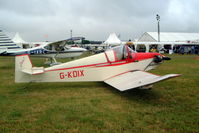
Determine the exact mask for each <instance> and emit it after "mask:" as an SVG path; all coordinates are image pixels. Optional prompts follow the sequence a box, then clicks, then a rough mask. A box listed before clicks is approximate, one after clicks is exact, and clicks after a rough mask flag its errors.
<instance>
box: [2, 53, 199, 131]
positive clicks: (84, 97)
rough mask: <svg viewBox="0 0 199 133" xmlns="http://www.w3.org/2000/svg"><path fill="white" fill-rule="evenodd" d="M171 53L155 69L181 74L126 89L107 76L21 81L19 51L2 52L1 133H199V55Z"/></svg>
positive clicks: (40, 64)
mask: <svg viewBox="0 0 199 133" xmlns="http://www.w3.org/2000/svg"><path fill="white" fill-rule="evenodd" d="M169 56H170V55H169ZM170 57H171V58H172V60H171V61H165V62H164V63H163V64H162V65H160V66H159V67H158V68H157V69H155V70H152V71H151V72H153V73H156V74H160V75H164V74H168V73H178V74H182V76H181V77H178V78H173V79H169V80H166V81H163V82H160V83H157V84H155V85H154V87H153V89H152V90H130V91H126V92H119V91H117V90H116V89H114V88H112V87H111V86H109V85H106V84H105V83H102V82H76V83H23V84H16V83H14V57H0V133H7V132H8V133H9V132H11V133H15V132H17V133H22V132H23V133H26V132H27V133H41V132H47V133H50V132H53V133H55V132H57V133H59V132H68V133H82V132H86V133H98V132H100V133H101V132H103V133H118V132H125V133H132V132H136V133H137V132H144V133H146V132H147V133H156V132H157V133H168V132H169V133H182V132H186V133H198V132H199V60H196V56H195V55H171V56H170ZM32 59H33V64H34V65H35V66H42V65H43V62H44V59H37V58H32ZM62 61H63V60H62Z"/></svg>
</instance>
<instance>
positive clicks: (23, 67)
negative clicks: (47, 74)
mask: <svg viewBox="0 0 199 133" xmlns="http://www.w3.org/2000/svg"><path fill="white" fill-rule="evenodd" d="M43 72H44V68H43V67H33V65H32V62H31V60H30V57H29V55H27V54H25V55H18V56H16V57H15V82H31V81H32V75H35V74H41V73H43Z"/></svg>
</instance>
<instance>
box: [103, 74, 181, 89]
mask: <svg viewBox="0 0 199 133" xmlns="http://www.w3.org/2000/svg"><path fill="white" fill-rule="evenodd" d="M177 76H180V75H179V74H168V75H164V76H158V75H154V74H151V73H148V72H144V71H132V72H127V73H124V74H121V75H117V76H114V77H111V78H109V79H107V80H105V81H104V82H105V83H107V84H109V85H111V86H113V87H115V88H116V89H118V90H120V91H125V90H129V89H133V88H138V87H143V86H146V85H151V84H154V83H156V82H159V81H162V80H165V79H168V78H173V77H177Z"/></svg>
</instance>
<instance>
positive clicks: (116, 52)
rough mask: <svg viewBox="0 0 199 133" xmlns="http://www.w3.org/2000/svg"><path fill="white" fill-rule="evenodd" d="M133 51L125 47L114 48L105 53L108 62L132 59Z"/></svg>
mask: <svg viewBox="0 0 199 133" xmlns="http://www.w3.org/2000/svg"><path fill="white" fill-rule="evenodd" d="M133 53H135V51H133V50H132V49H131V48H129V47H128V46H127V45H120V46H116V47H114V48H112V49H110V50H107V51H106V52H105V54H106V56H107V58H108V60H109V61H120V60H125V59H133V55H134V54H133Z"/></svg>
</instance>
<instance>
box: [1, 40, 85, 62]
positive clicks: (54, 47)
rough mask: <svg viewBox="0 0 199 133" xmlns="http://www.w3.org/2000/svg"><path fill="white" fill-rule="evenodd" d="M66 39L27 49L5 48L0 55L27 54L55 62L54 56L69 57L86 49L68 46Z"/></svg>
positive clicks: (78, 54)
mask: <svg viewBox="0 0 199 133" xmlns="http://www.w3.org/2000/svg"><path fill="white" fill-rule="evenodd" d="M66 43H67V40H63V41H57V42H53V43H49V44H45V45H41V46H38V47H34V48H29V49H7V50H4V51H2V52H1V53H0V56H16V55H22V54H29V55H30V56H34V57H41V58H42V57H43V58H51V59H53V60H54V62H55V63H56V62H57V61H56V59H55V58H70V57H76V56H80V55H81V54H82V53H83V52H85V51H86V49H84V48H78V47H68V46H66Z"/></svg>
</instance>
